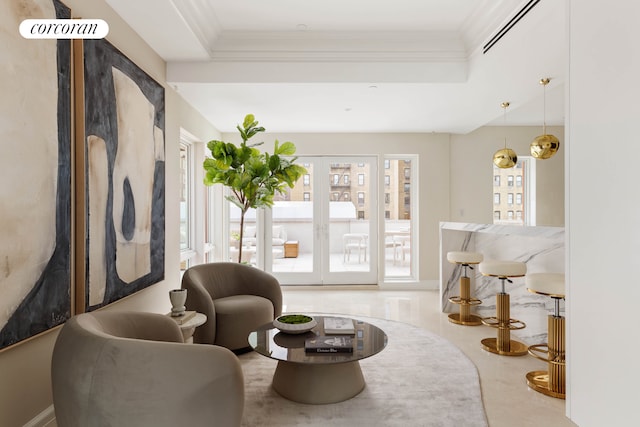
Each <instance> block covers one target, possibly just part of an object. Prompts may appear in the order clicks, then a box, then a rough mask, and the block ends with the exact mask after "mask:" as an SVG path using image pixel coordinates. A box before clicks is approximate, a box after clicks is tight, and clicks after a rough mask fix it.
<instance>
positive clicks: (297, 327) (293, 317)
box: [273, 314, 318, 334]
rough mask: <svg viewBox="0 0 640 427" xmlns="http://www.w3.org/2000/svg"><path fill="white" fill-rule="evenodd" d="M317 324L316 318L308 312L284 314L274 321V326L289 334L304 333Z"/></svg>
mask: <svg viewBox="0 0 640 427" xmlns="http://www.w3.org/2000/svg"><path fill="white" fill-rule="evenodd" d="M317 324H318V322H316V319H314V318H313V317H311V316H307V315H306V314H284V315H282V316H280V317H278V318H277V319H276V320H274V321H273V326H275V327H276V328H278V329H279V330H280V331H281V332H284V333H287V334H304V333H305V332H309V331H310V330H311V329H313V328H314V327H315V326H316V325H317Z"/></svg>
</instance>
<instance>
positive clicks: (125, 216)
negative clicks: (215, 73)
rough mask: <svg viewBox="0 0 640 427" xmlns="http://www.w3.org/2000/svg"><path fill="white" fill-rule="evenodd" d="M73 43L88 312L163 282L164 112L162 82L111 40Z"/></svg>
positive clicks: (82, 297) (81, 296) (82, 289)
mask: <svg viewBox="0 0 640 427" xmlns="http://www.w3.org/2000/svg"><path fill="white" fill-rule="evenodd" d="M74 46H75V50H74V51H75V52H76V57H75V61H76V70H78V71H76V76H77V77H79V78H80V81H79V82H78V81H77V82H76V89H77V91H76V93H77V94H79V98H76V99H77V104H78V105H76V111H77V112H78V116H76V117H77V118H76V123H77V124H78V125H79V126H80V127H79V128H77V129H76V134H77V138H81V141H79V140H78V141H77V142H78V144H77V147H76V148H77V149H78V148H79V149H80V151H76V159H77V160H79V162H80V163H76V166H77V168H78V170H83V171H84V175H83V176H82V177H80V179H78V180H77V182H78V185H77V191H78V192H77V193H76V194H77V198H78V199H79V201H80V203H79V206H80V207H81V212H82V214H81V215H80V214H79V217H80V216H81V217H82V219H81V220H80V221H79V222H78V224H79V226H80V227H81V229H80V230H79V232H78V233H77V237H78V239H79V240H78V241H77V242H78V248H77V251H78V252H77V255H78V256H77V258H76V260H77V263H78V264H77V265H78V267H79V268H80V270H76V272H77V273H79V274H76V278H77V286H76V309H77V311H79V312H81V311H92V310H94V309H97V308H100V307H102V306H104V305H107V304H109V303H112V302H114V301H116V300H119V299H121V298H123V297H126V296H128V295H131V294H133V293H135V292H137V291H139V290H141V289H143V288H145V287H148V286H150V285H152V284H154V283H157V282H159V281H160V280H163V279H164V257H165V255H164V254H165V249H164V244H165V231H164V230H165V158H164V156H165V152H164V150H165V144H164V133H165V118H164V114H165V111H164V88H163V87H162V85H160V84H159V83H157V82H156V81H155V80H154V79H152V78H151V77H150V76H149V75H147V74H146V73H145V72H144V71H143V70H141V69H140V68H139V67H138V66H136V64H134V63H133V62H132V61H131V60H129V58H127V57H126V56H125V55H124V54H123V53H122V52H120V51H119V50H118V49H116V48H115V47H114V46H113V45H112V44H111V43H109V42H108V41H107V40H104V39H103V40H84V41H80V40H76V41H74ZM80 104H81V105H80Z"/></svg>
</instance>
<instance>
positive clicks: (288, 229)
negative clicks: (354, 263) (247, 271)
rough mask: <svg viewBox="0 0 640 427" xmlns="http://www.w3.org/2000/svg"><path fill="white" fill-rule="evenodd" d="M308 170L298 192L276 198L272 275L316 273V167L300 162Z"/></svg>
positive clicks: (290, 191) (272, 210) (307, 162)
mask: <svg viewBox="0 0 640 427" xmlns="http://www.w3.org/2000/svg"><path fill="white" fill-rule="evenodd" d="M298 163H299V164H301V165H302V166H304V167H305V168H306V169H307V173H306V174H305V175H303V176H302V178H300V179H299V180H298V181H297V182H296V185H295V187H294V188H291V189H288V191H287V193H286V194H279V195H276V196H275V197H274V205H273V208H272V209H271V225H272V227H271V239H272V261H271V265H272V267H271V268H272V272H273V273H292V274H296V275H297V274H300V273H305V274H309V273H313V272H314V270H317V268H314V262H313V261H314V252H315V243H314V242H315V236H314V234H315V230H316V227H315V225H314V224H315V220H314V218H315V215H314V200H315V195H314V191H313V189H314V182H313V180H314V163H312V162H311V161H308V160H305V159H298Z"/></svg>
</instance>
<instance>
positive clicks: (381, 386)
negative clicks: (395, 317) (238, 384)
mask: <svg viewBox="0 0 640 427" xmlns="http://www.w3.org/2000/svg"><path fill="white" fill-rule="evenodd" d="M354 317H355V318H359V319H362V320H364V321H367V322H369V323H372V324H374V325H376V326H378V327H379V328H381V329H383V330H384V331H385V332H386V333H387V336H388V338H389V339H388V345H387V347H386V348H385V349H384V350H383V351H382V352H381V353H378V354H377V355H375V356H372V357H370V358H368V359H365V360H362V361H361V362H360V365H361V367H362V372H363V374H364V377H365V381H366V386H365V389H364V390H363V391H362V392H361V393H360V394H359V395H357V396H356V397H354V398H352V399H350V400H347V401H345V402H340V403H336V404H331V405H305V404H301V403H295V402H291V401H289V400H287V399H284V398H282V397H280V395H278V394H277V393H276V392H275V391H274V390H273V389H272V388H271V378H272V376H273V372H274V370H275V367H276V363H277V362H276V361H275V360H271V359H269V358H267V357H264V356H261V355H259V354H257V353H254V352H251V353H246V354H243V355H241V356H239V358H240V361H241V363H242V369H243V372H244V377H245V408H244V415H243V420H242V425H243V426H247V427H249V426H256V427H257V426H260V427H264V426H306V427H309V426H363V427H365V426H366V427H371V426H402V427H408V426H425V427H426V426H428V427H432V426H433V427H435V426H442V427H453V426H465V427H476V426H478V427H486V426H487V425H488V423H487V419H486V415H485V413H484V408H483V405H482V396H481V392H480V382H479V377H478V372H477V370H476V367H475V366H474V365H473V363H472V362H471V361H470V360H469V359H468V358H467V357H466V356H465V355H464V354H463V353H462V352H461V351H460V350H459V349H458V348H457V347H455V346H454V345H452V344H451V343H449V342H448V341H447V340H445V339H444V338H441V337H439V336H437V335H435V334H432V333H431V332H428V331H425V330H424V329H420V328H417V327H415V326H412V325H408V324H405V323H400V322H394V321H388V320H382V319H374V318H367V317H362V316H354Z"/></svg>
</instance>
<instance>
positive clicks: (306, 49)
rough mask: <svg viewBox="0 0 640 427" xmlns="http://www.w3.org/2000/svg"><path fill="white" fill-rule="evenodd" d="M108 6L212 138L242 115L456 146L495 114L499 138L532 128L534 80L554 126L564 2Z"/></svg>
mask: <svg viewBox="0 0 640 427" xmlns="http://www.w3.org/2000/svg"><path fill="white" fill-rule="evenodd" d="M107 3H109V4H110V5H111V6H112V7H113V8H114V9H115V10H116V12H117V13H118V14H120V16H122V17H123V19H124V20H125V21H127V22H128V23H129V25H131V26H132V27H133V28H134V30H136V31H137V32H138V34H140V36H141V37H142V38H143V39H144V40H145V41H146V42H147V43H148V44H149V45H150V46H151V47H152V48H153V49H154V50H155V51H156V52H157V53H158V54H159V55H160V56H161V57H163V58H164V59H165V60H166V61H167V80H168V82H169V83H170V84H171V85H172V86H173V87H174V88H176V89H177V91H178V93H179V94H180V95H181V96H182V97H183V98H184V99H185V100H186V101H187V102H189V103H190V104H192V105H193V106H194V107H195V108H196V109H198V110H199V111H200V112H201V113H202V114H203V115H204V116H205V117H206V118H207V119H208V120H210V121H211V123H213V124H214V125H215V126H216V127H217V128H218V129H219V130H220V131H222V132H227V131H234V130H235V126H236V124H237V123H239V122H241V121H242V118H243V117H244V115H245V114H247V113H253V114H255V115H256V117H257V118H258V119H259V120H260V122H261V124H263V125H264V126H265V127H266V128H267V130H268V131H271V132H450V133H467V132H470V131H473V130H474V129H476V128H478V127H480V126H484V125H487V124H502V123H503V120H502V119H503V111H502V108H501V107H500V104H501V103H502V102H504V101H509V102H510V103H511V107H510V108H509V111H508V122H507V124H508V125H539V124H541V122H542V114H543V112H542V109H543V94H544V92H543V89H542V87H541V86H540V85H539V84H538V81H539V80H540V78H543V77H550V78H551V83H550V84H549V86H547V89H546V121H547V124H549V125H561V124H563V123H564V102H563V99H564V74H565V64H566V51H565V41H564V37H565V29H564V28H565V18H564V16H565V14H564V12H565V11H564V3H563V2H558V1H549V0H547V1H544V0H541V1H539V3H538V2H536V1H521V0H518V1H516V0H395V1H393V2H390V1H380V0H350V1H348V2H345V1H343V0H341V1H338V0H325V1H323V2H302V1H300V0H271V1H269V2H265V1H260V0H136V1H130V0H107ZM535 3H537V4H536V5H535V7H533V8H531V10H530V11H529V13H528V14H526V16H524V17H523V18H522V19H520V20H519V21H518V22H517V24H516V25H514V26H513V28H512V29H511V30H510V31H509V32H508V33H507V34H506V35H505V36H504V37H503V38H501V39H500V41H499V42H498V43H496V45H495V46H493V48H492V49H491V50H490V51H489V52H487V53H486V54H483V53H482V46H483V45H484V44H485V43H486V42H487V41H488V40H489V38H490V37H491V36H493V35H494V34H495V33H496V32H497V31H498V30H499V29H500V28H502V27H503V26H505V24H507V23H508V22H509V20H510V19H511V18H512V17H513V16H515V15H516V14H517V12H518V11H520V10H521V9H522V8H523V7H525V6H527V5H529V6H531V5H532V4H535ZM150 11H152V13H153V16H154V19H153V20H150V19H148V17H149V16H150V14H151V12H150ZM160 24H161V25H160ZM168 28H170V29H171V31H170V32H169V31H167V29H168ZM372 86H375V88H372Z"/></svg>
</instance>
